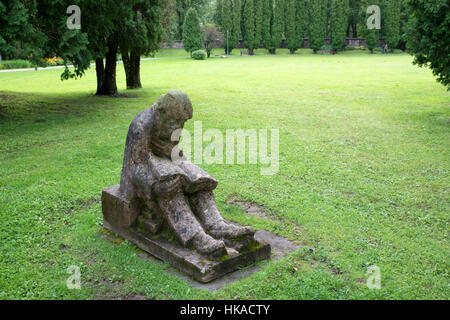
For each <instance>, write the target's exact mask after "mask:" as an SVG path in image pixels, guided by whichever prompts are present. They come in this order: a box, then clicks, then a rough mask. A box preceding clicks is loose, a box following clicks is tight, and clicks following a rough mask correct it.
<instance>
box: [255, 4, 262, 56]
mask: <svg viewBox="0 0 450 320" xmlns="http://www.w3.org/2000/svg"><path fill="white" fill-rule="evenodd" d="M253 9H254V11H255V45H254V47H255V49H256V48H259V47H260V46H261V40H262V27H263V22H262V21H263V2H262V1H261V0H254V1H253Z"/></svg>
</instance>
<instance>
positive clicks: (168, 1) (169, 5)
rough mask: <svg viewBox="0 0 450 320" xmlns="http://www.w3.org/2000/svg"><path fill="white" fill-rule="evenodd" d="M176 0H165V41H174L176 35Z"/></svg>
mask: <svg viewBox="0 0 450 320" xmlns="http://www.w3.org/2000/svg"><path fill="white" fill-rule="evenodd" d="M175 7H176V0H163V15H162V22H161V23H162V28H163V31H164V33H163V41H166V42H173V40H174V37H175V35H176V17H175Z"/></svg>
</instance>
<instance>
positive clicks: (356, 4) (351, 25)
mask: <svg viewBox="0 0 450 320" xmlns="http://www.w3.org/2000/svg"><path fill="white" fill-rule="evenodd" d="M360 11H361V0H349V15H348V28H347V34H348V36H349V37H353V38H356V37H358V27H357V26H358V23H359V22H360Z"/></svg>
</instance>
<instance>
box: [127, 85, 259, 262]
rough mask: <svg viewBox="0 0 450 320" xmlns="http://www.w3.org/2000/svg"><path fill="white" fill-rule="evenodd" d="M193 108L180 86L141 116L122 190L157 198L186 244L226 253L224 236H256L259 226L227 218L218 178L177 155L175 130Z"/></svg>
mask: <svg viewBox="0 0 450 320" xmlns="http://www.w3.org/2000/svg"><path fill="white" fill-rule="evenodd" d="M192 113H193V110H192V104H191V102H190V100H189V98H188V96H187V95H186V94H185V93H184V92H182V91H179V90H174V91H170V92H169V93H167V94H166V95H163V96H161V97H160V98H159V99H158V102H157V103H155V104H154V105H153V106H152V107H151V108H148V109H146V110H144V111H142V112H141V113H140V114H138V115H137V116H136V118H135V119H134V120H133V122H132V123H131V125H130V128H129V131H128V135H127V140H126V146H125V155H124V162H123V168H122V176H121V179H120V189H121V191H122V193H123V194H124V195H126V197H127V198H128V199H133V198H136V197H137V198H140V199H141V200H143V201H144V202H148V201H155V202H156V203H157V205H158V207H159V212H160V213H161V214H162V216H163V218H164V219H165V220H166V221H167V223H168V225H169V227H170V229H171V230H172V231H173V233H174V234H175V236H176V238H177V239H178V240H179V242H180V243H181V244H182V245H183V246H185V247H188V246H189V247H190V246H192V247H194V249H196V250H197V251H198V252H199V253H202V254H206V255H210V256H213V257H220V256H223V255H225V254H226V253H227V252H226V248H225V243H224V240H225V241H227V240H230V239H231V240H232V239H237V238H242V237H246V236H248V237H252V236H253V234H254V232H255V231H254V230H253V228H251V227H242V226H236V225H234V224H229V223H226V222H225V221H224V219H223V218H222V216H221V214H220V212H219V210H218V209H217V206H216V203H215V200H214V195H213V192H212V191H213V190H214V189H215V188H216V187H217V184H218V182H217V180H216V179H214V178H213V177H212V176H211V175H209V174H208V173H207V172H205V171H204V170H202V169H201V168H199V167H198V166H196V165H194V164H192V163H190V162H188V161H186V160H178V159H175V160H172V152H173V150H174V148H175V147H176V146H177V145H178V143H179V140H178V139H173V137H172V134H173V133H174V131H176V130H179V129H182V128H183V127H184V123H185V122H186V121H187V120H188V119H191V118H192ZM178 136H179V135H178ZM173 140H175V141H173ZM175 150H177V149H175Z"/></svg>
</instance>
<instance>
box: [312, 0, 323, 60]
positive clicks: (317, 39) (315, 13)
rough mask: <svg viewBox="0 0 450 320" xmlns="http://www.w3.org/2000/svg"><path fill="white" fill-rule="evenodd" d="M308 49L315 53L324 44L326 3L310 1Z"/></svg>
mask: <svg viewBox="0 0 450 320" xmlns="http://www.w3.org/2000/svg"><path fill="white" fill-rule="evenodd" d="M309 9H310V11H309V14H310V21H309V47H310V48H311V49H313V50H314V53H317V51H318V50H320V48H322V46H323V44H324V38H325V19H326V1H324V0H310V5H309Z"/></svg>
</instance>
